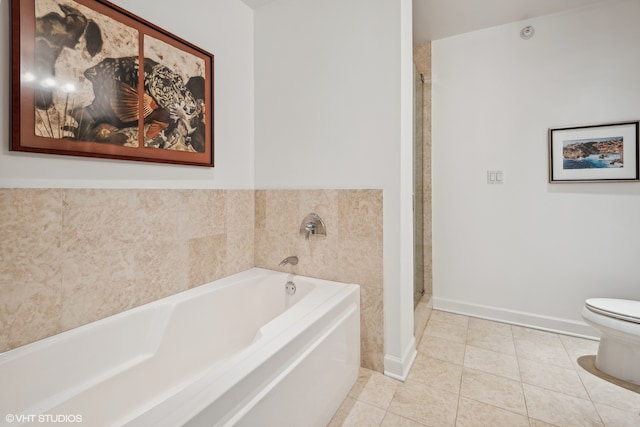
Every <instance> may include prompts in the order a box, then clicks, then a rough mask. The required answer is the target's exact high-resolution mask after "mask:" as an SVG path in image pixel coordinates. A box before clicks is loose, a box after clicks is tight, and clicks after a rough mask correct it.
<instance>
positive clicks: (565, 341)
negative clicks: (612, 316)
mask: <svg viewBox="0 0 640 427" xmlns="http://www.w3.org/2000/svg"><path fill="white" fill-rule="evenodd" d="M559 337H560V341H561V342H562V345H563V346H564V348H565V349H566V350H567V353H576V354H578V355H580V356H585V355H590V354H596V353H597V352H598V345H599V344H600V342H599V341H596V340H588V339H585V338H578V337H571V336H569V335H559Z"/></svg>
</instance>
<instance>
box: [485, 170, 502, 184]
mask: <svg viewBox="0 0 640 427" xmlns="http://www.w3.org/2000/svg"><path fill="white" fill-rule="evenodd" d="M503 182H504V173H503V172H502V171H487V184H502V183H503Z"/></svg>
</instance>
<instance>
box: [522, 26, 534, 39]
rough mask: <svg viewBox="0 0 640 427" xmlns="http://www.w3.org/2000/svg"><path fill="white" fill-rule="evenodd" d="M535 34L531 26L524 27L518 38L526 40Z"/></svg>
mask: <svg viewBox="0 0 640 427" xmlns="http://www.w3.org/2000/svg"><path fill="white" fill-rule="evenodd" d="M535 33H536V30H534V29H533V27H532V26H531V25H529V26H527V27H524V28H523V29H522V31H520V37H521V38H523V39H525V40H528V39H530V38H531V37H533V35H534V34H535Z"/></svg>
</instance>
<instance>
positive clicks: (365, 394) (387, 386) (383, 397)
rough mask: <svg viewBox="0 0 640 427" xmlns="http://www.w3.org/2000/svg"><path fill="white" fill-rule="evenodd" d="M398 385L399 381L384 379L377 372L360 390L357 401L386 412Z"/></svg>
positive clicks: (384, 377)
mask: <svg viewBox="0 0 640 427" xmlns="http://www.w3.org/2000/svg"><path fill="white" fill-rule="evenodd" d="M400 384H401V383H400V381H397V380H394V379H393V378H389V377H386V376H384V375H382V374H381V373H379V372H374V373H373V374H372V375H371V377H370V378H369V381H368V382H367V385H366V386H365V387H364V389H363V390H362V393H360V396H359V397H358V400H360V401H361V402H365V403H369V404H371V405H374V406H377V407H378V408H381V409H384V410H385V411H386V410H387V408H388V407H389V404H390V403H391V399H392V398H393V395H394V393H395V392H396V388H398V385H400Z"/></svg>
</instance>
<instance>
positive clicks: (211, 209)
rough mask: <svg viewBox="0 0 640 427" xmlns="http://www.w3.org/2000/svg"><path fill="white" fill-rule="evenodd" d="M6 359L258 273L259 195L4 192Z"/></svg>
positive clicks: (1, 273)
mask: <svg viewBox="0 0 640 427" xmlns="http://www.w3.org/2000/svg"><path fill="white" fill-rule="evenodd" d="M0 215H1V218H2V221H1V222H0V266H1V268H0V352H2V351H5V350H9V349H11V348H14V347H18V346H20V345H23V344H27V343H29V342H32V341H36V340H38V339H41V338H44V337H47V336H50V335H54V334H56V333H59V332H62V331H65V330H68V329H71V328H74V327H76V326H80V325H83V324H86V323H89V322H92V321H94V320H98V319H101V318H104V317H107V316H110V315H112V314H115V313H119V312H121V311H124V310H127V309H129V308H133V307H136V306H139V305H142V304H144V303H147V302H150V301H154V300H157V299H159V298H162V297H165V296H168V295H172V294H175V293H177V292H180V291H183V290H186V289H188V288H191V287H194V286H198V285H201V284H204V283H207V282H209V281H213V280H215V279H219V278H221V277H224V276H228V275H231V274H233V273H237V272H240V271H244V270H247V269H249V268H251V267H253V266H254V247H253V229H254V222H253V219H254V191H252V190H230V191H226V190H122V189H118V190H105V189H43V190H39V189H0Z"/></svg>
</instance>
